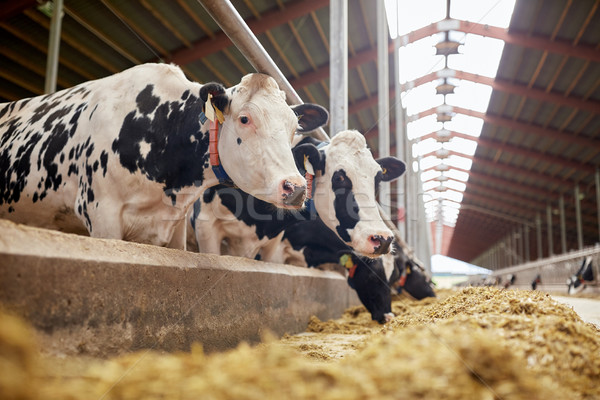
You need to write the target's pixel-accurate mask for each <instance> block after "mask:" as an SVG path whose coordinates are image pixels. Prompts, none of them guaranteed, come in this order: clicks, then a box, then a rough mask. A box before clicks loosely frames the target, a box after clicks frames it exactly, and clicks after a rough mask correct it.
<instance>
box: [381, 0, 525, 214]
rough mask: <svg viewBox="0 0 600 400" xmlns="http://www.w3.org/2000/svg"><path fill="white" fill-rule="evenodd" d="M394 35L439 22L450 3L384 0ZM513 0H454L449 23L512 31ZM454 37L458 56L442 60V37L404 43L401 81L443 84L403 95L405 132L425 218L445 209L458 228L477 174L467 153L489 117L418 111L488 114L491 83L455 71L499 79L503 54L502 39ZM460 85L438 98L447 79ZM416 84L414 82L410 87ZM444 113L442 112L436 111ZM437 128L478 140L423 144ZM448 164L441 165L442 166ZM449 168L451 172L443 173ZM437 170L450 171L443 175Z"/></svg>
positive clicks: (458, 34)
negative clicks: (446, 117)
mask: <svg viewBox="0 0 600 400" xmlns="http://www.w3.org/2000/svg"><path fill="white" fill-rule="evenodd" d="M385 4H386V15H387V18H388V27H389V31H390V36H391V37H392V38H395V37H396V36H397V33H398V31H399V33H400V35H405V34H407V33H409V32H411V31H414V30H417V29H419V28H422V27H424V26H427V25H430V24H432V23H436V22H438V21H440V20H443V19H444V18H445V17H446V0H420V1H418V2H417V1H413V0H385ZM514 5H515V0H451V3H450V18H454V19H460V20H465V21H471V22H476V23H480V24H488V25H493V26H498V27H501V28H506V27H508V25H509V23H510V18H511V16H512V12H513V9H514ZM448 36H449V39H450V40H453V41H458V42H459V43H460V46H459V48H458V51H459V54H456V55H450V56H448V57H447V59H446V57H444V56H436V55H435V53H436V48H435V45H436V44H437V43H439V42H440V41H443V40H444V39H445V34H444V33H438V34H436V35H433V36H430V37H426V38H424V39H421V40H419V41H416V42H414V43H410V44H408V45H406V46H403V47H401V48H400V50H399V66H400V74H399V77H398V79H399V82H400V83H402V84H405V83H407V82H411V81H414V80H415V79H417V78H420V77H423V76H425V75H427V74H430V73H432V72H436V73H437V76H438V79H435V80H433V81H431V82H429V83H426V84H423V85H420V86H417V87H414V88H412V89H408V90H406V91H404V92H403V93H402V97H401V98H402V105H403V106H404V107H405V108H406V110H407V114H408V116H409V123H408V126H407V135H408V138H409V139H410V140H412V141H413V148H412V154H413V157H415V158H416V159H419V162H418V163H413V169H415V170H416V169H417V168H419V169H420V170H421V173H422V175H421V181H422V184H423V189H424V191H425V193H426V195H425V201H426V215H427V218H428V221H434V220H436V218H438V215H440V213H439V212H438V211H439V210H440V209H441V210H442V213H441V216H442V221H443V223H444V224H445V225H448V226H454V224H455V223H456V219H457V217H458V214H459V213H460V203H461V202H462V193H463V192H464V190H465V187H466V185H465V182H466V181H467V180H468V172H464V171H469V170H470V169H471V164H472V162H471V160H470V159H469V156H473V155H474V154H475V151H476V148H477V142H476V139H477V138H478V137H479V135H480V134H481V129H482V126H483V120H481V119H480V118H475V117H471V116H467V115H464V114H458V113H455V112H454V111H452V112H451V115H452V119H451V121H449V122H444V123H442V122H438V121H437V115H436V114H435V113H434V114H430V115H428V116H425V117H420V116H419V115H418V114H419V113H423V112H424V111H427V110H430V109H432V108H434V109H435V108H437V107H442V108H443V107H446V108H448V106H456V107H462V108H466V109H470V110H474V111H478V112H482V113H484V112H485V111H486V110H487V107H488V104H489V100H490V96H491V93H492V88H491V86H488V85H483V84H480V83H476V82H472V81H468V80H463V79H456V78H453V77H452V76H453V71H454V70H458V71H464V72H469V73H473V74H479V75H482V76H486V77H490V78H494V77H495V76H496V72H497V70H498V64H499V62H500V57H501V55H502V50H503V49H504V42H503V41H501V40H498V39H492V38H485V37H482V36H479V35H474V34H469V33H464V32H458V31H452V30H451V31H449V33H448ZM444 78H445V79H446V82H447V83H451V84H453V85H455V86H456V88H455V89H454V93H453V94H448V95H445V96H444V95H441V94H436V86H438V85H439V84H441V83H443V82H444ZM409 87H410V85H409ZM437 111H438V112H439V111H441V110H440V109H438V110H437ZM438 131H450V132H452V131H454V132H458V133H462V134H464V135H467V136H470V137H472V138H473V139H472V140H469V139H466V138H458V137H454V138H452V139H451V140H450V141H449V142H445V143H442V142H438V141H437V140H436V139H435V138H430V139H426V140H423V141H420V138H421V137H422V136H424V135H428V134H431V133H434V132H438ZM443 149H447V150H450V151H452V152H454V154H453V155H450V156H449V157H447V158H440V157H439V156H438V155H436V153H435V152H436V151H440V150H442V151H443ZM440 164H444V165H443V166H442V167H438V166H439V165H440ZM445 166H448V168H445ZM438 169H447V171H440V170H438Z"/></svg>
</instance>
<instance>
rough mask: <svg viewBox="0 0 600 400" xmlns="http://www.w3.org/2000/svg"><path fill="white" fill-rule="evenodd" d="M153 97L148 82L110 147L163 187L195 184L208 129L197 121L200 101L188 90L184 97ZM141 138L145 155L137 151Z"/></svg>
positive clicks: (199, 181) (131, 167)
mask: <svg viewBox="0 0 600 400" xmlns="http://www.w3.org/2000/svg"><path fill="white" fill-rule="evenodd" d="M142 93H143V95H142ZM155 99H157V97H156V96H154V95H153V94H152V85H148V86H147V87H146V88H145V89H144V90H143V91H142V92H140V95H138V110H134V111H131V112H130V113H129V114H127V116H126V117H125V120H124V121H123V124H122V126H121V130H120V132H119V136H118V138H117V139H115V140H114V142H113V144H112V150H113V151H114V152H115V154H118V156H119V161H120V162H121V165H123V167H125V168H126V169H127V170H129V171H130V172H132V173H134V172H135V171H138V170H139V171H141V172H142V173H143V174H145V175H146V177H147V178H148V179H150V180H152V181H155V182H159V183H162V184H164V188H165V191H168V190H170V189H179V188H182V187H185V186H192V185H197V186H199V185H200V184H202V182H203V181H204V165H205V163H207V162H208V132H202V131H201V128H202V127H201V126H200V123H199V121H198V115H199V114H200V112H201V111H202V106H203V104H204V103H203V101H201V100H200V99H199V98H198V97H196V96H193V95H191V94H190V95H189V96H188V97H187V99H186V100H185V101H172V102H171V101H166V102H162V103H160V102H158V103H156V101H155ZM155 103H156V104H155ZM150 109H152V110H153V111H154V114H153V116H152V118H150V116H149V115H148V111H149V110H150ZM141 141H144V142H146V143H148V144H149V145H150V150H149V151H148V154H147V155H146V156H145V157H144V156H142V154H141V152H140V142H141Z"/></svg>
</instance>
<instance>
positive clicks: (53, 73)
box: [44, 0, 64, 94]
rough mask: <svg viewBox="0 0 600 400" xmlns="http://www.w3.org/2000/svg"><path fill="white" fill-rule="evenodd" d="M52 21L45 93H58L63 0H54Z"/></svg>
mask: <svg viewBox="0 0 600 400" xmlns="http://www.w3.org/2000/svg"><path fill="white" fill-rule="evenodd" d="M53 4H54V9H53V10H52V20H51V21H50V35H49V38H48V59H47V61H46V82H45V84H44V93H46V94H49V93H54V92H56V80H57V77H58V59H59V54H58V53H59V49H60V32H61V27H62V18H63V15H64V13H63V0H54V3H53Z"/></svg>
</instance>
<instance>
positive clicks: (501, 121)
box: [408, 107, 600, 148]
mask: <svg viewBox="0 0 600 400" xmlns="http://www.w3.org/2000/svg"><path fill="white" fill-rule="evenodd" d="M452 109H453V112H455V113H458V114H464V115H468V116H471V117H475V118H481V119H483V121H484V122H485V123H488V124H491V125H498V126H503V127H506V128H509V129H513V130H517V131H521V132H524V133H527V134H529V135H535V136H539V137H544V138H549V139H554V140H560V141H562V142H565V143H566V144H571V143H572V144H578V145H580V146H583V147H593V148H597V147H600V140H596V139H590V138H587V137H585V136H578V135H575V134H573V133H571V132H566V131H559V130H556V129H550V128H544V127H542V126H539V125H533V124H527V123H524V122H519V121H515V120H513V119H510V118H505V117H500V116H497V115H493V114H485V113H482V112H479V111H474V110H469V109H467V108H462V107H452ZM436 113H437V107H434V108H430V109H429V110H425V111H423V112H421V113H418V114H414V115H411V116H409V117H408V118H409V121H414V120H416V119H419V118H423V117H426V116H429V115H433V114H436Z"/></svg>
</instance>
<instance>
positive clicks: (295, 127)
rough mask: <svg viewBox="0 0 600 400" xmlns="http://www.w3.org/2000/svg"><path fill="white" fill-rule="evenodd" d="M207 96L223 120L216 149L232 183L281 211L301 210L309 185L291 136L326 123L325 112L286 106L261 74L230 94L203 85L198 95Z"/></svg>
mask: <svg viewBox="0 0 600 400" xmlns="http://www.w3.org/2000/svg"><path fill="white" fill-rule="evenodd" d="M209 93H210V94H212V104H213V105H214V107H215V108H217V109H219V110H220V111H221V112H222V113H223V116H224V122H223V124H222V127H221V131H220V137H219V145H218V150H219V155H220V160H221V164H222V166H223V168H224V169H225V171H226V172H227V174H228V175H229V176H230V178H231V179H232V181H233V182H234V183H235V184H236V185H237V186H238V187H239V188H240V189H242V190H243V191H245V192H246V193H249V194H251V195H252V196H254V197H257V198H259V199H261V200H263V201H266V202H268V203H272V204H274V205H275V206H277V207H279V208H300V207H301V206H302V205H303V204H304V200H305V197H306V181H305V180H304V177H302V176H301V175H300V174H299V173H298V170H297V168H296V165H295V163H294V158H293V156H292V151H291V141H292V137H293V136H294V134H295V132H297V131H301V132H302V131H310V130H313V129H315V128H316V127H318V126H321V125H323V124H325V123H326V122H327V119H328V114H327V111H326V110H325V109H323V108H322V107H320V106H317V105H311V104H304V105H301V106H297V107H290V106H288V105H287V104H286V102H285V93H284V92H283V91H281V90H279V87H278V86H277V83H276V82H275V80H274V79H273V78H271V77H269V76H267V75H263V74H249V75H246V76H244V77H243V78H242V80H241V82H240V83H239V84H238V85H236V86H234V87H232V88H230V89H228V90H225V89H224V88H223V87H222V86H220V85H215V84H207V85H204V86H203V87H202V89H201V92H200V96H201V98H202V99H203V100H205V101H206V99H207V97H208V94H209Z"/></svg>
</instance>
